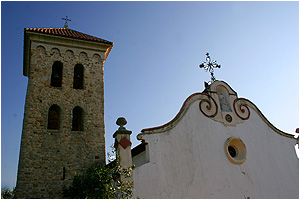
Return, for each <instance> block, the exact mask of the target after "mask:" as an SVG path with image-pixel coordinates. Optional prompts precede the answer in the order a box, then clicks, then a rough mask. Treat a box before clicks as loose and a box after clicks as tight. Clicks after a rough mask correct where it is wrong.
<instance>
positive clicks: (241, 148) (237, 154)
mask: <svg viewBox="0 0 300 200" xmlns="http://www.w3.org/2000/svg"><path fill="white" fill-rule="evenodd" d="M224 150H225V153H226V156H227V158H228V159H229V161H230V162H232V163H233V164H236V165H240V164H242V163H244V162H245V160H246V155H247V151H246V146H245V144H244V143H243V141H242V140H241V139H239V138H235V137H230V138H228V139H227V140H226V142H225V148H224Z"/></svg>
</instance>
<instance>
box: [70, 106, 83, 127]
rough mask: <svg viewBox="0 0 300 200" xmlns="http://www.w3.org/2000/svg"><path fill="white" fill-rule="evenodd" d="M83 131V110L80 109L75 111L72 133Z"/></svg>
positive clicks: (76, 108) (77, 108)
mask: <svg viewBox="0 0 300 200" xmlns="http://www.w3.org/2000/svg"><path fill="white" fill-rule="evenodd" d="M82 130H83V110H82V108H80V107H78V106H77V107H75V108H74V109H73V120H72V131H82Z"/></svg>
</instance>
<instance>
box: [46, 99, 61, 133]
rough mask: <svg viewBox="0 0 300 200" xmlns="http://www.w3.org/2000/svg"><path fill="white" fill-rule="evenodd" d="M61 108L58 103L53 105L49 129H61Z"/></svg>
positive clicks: (49, 114) (49, 117)
mask: <svg viewBox="0 0 300 200" xmlns="http://www.w3.org/2000/svg"><path fill="white" fill-rule="evenodd" d="M59 121H60V108H59V106H58V105H52V106H51V107H50V108H49V113H48V129H54V130H59Z"/></svg>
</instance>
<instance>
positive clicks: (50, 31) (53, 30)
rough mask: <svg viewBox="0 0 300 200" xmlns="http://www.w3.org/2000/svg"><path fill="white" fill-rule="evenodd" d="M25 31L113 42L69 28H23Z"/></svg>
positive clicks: (107, 42) (105, 42) (106, 42)
mask: <svg viewBox="0 0 300 200" xmlns="http://www.w3.org/2000/svg"><path fill="white" fill-rule="evenodd" d="M25 31H30V32H38V33H45V34H49V35H56V36H62V37H68V38H75V39H81V40H88V41H93V42H99V43H104V44H111V45H112V44H113V43H112V42H109V41H107V40H103V39H101V38H97V37H94V36H91V35H87V34H84V33H81V32H78V31H74V30H72V29H69V28H25Z"/></svg>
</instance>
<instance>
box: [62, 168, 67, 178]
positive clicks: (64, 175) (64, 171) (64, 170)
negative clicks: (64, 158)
mask: <svg viewBox="0 0 300 200" xmlns="http://www.w3.org/2000/svg"><path fill="white" fill-rule="evenodd" d="M65 178H66V168H65V167H63V176H62V179H61V180H65Z"/></svg>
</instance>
